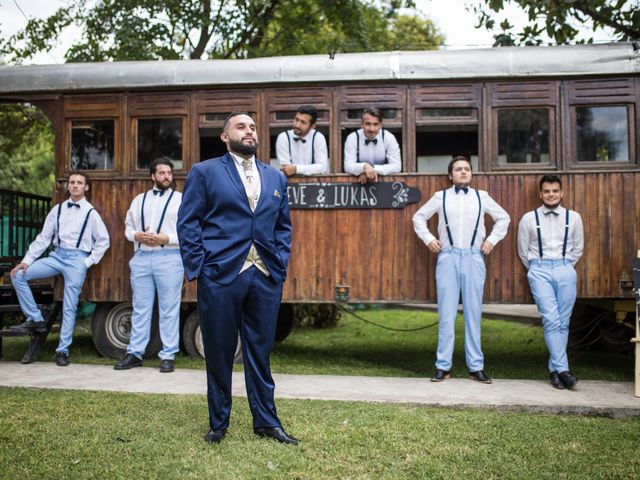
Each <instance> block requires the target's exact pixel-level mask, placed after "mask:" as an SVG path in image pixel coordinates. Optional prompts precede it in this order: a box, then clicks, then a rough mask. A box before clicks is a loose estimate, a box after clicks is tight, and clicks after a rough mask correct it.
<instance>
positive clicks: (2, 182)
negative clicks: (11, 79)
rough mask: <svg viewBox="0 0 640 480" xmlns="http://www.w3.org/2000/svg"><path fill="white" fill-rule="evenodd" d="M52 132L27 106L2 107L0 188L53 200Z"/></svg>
mask: <svg viewBox="0 0 640 480" xmlns="http://www.w3.org/2000/svg"><path fill="white" fill-rule="evenodd" d="M53 143H54V142H53V130H52V128H51V123H50V122H49V119H48V118H47V117H46V116H45V115H44V113H42V111H40V110H39V109H38V108H36V107H34V106H32V105H28V104H0V188H9V189H12V190H21V191H25V192H31V193H37V194H40V195H47V196H50V195H51V193H52V191H53V184H54V180H55V177H54V164H55V162H54V153H53Z"/></svg>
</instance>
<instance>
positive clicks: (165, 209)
mask: <svg viewBox="0 0 640 480" xmlns="http://www.w3.org/2000/svg"><path fill="white" fill-rule="evenodd" d="M147 193H149V190H147V191H146V192H144V195H143V196H142V206H141V207H140V223H141V224H142V225H141V227H142V231H143V232H144V231H145V230H146V228H147V227H146V226H145V223H144V202H145V201H146V200H147ZM174 193H175V190H171V194H170V195H169V198H167V202H166V203H165V204H164V208H163V209H162V215H160V223H158V228H157V229H156V232H157V233H160V229H161V228H162V223H163V222H164V216H165V215H166V213H167V208H169V203H171V198H172V197H173V194H174ZM140 246H141V245H140V243H139V242H138V248H140ZM160 246H161V247H162V248H164V245H160Z"/></svg>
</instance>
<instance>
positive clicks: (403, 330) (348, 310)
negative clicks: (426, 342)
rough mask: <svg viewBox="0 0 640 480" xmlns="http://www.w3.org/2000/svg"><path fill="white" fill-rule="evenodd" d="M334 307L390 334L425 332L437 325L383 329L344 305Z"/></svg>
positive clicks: (383, 327)
mask: <svg viewBox="0 0 640 480" xmlns="http://www.w3.org/2000/svg"><path fill="white" fill-rule="evenodd" d="M336 306H337V307H338V310H342V311H343V312H345V313H348V314H349V315H351V316H353V317H355V318H357V319H358V320H361V321H363V322H364V323H368V324H369V325H373V326H374V327H378V328H382V329H384V330H390V331H392V332H417V331H419V330H426V329H427V328H431V327H435V326H436V325H437V324H438V322H434V323H431V324H429V325H425V326H423V327H417V328H392V327H385V326H384V325H380V324H378V323H375V322H372V321H371V320H367V319H366V318H363V317H361V316H360V315H358V314H357V313H356V312H354V311H353V310H352V309H351V308H349V307H347V306H346V305H343V304H341V303H336Z"/></svg>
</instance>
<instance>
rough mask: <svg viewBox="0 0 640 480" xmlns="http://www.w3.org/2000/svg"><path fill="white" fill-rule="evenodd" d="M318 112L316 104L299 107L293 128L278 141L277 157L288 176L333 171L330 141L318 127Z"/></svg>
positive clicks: (285, 132) (322, 173)
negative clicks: (330, 163) (329, 156)
mask: <svg viewBox="0 0 640 480" xmlns="http://www.w3.org/2000/svg"><path fill="white" fill-rule="evenodd" d="M317 120H318V112H317V110H316V108H315V107H314V106H313V105H302V106H300V107H298V109H297V110H296V116H295V117H294V119H293V129H291V130H286V131H284V132H281V133H280V135H278V138H277V140H276V158H277V159H278V162H279V163H280V170H281V171H282V173H284V174H285V175H286V176H287V177H291V176H293V175H326V174H327V173H329V159H328V156H327V140H326V139H325V138H324V135H323V134H322V133H320V132H319V131H318V130H316V121H317Z"/></svg>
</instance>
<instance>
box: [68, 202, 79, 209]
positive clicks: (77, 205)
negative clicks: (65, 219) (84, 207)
mask: <svg viewBox="0 0 640 480" xmlns="http://www.w3.org/2000/svg"><path fill="white" fill-rule="evenodd" d="M67 207H69V208H71V207H78V208H80V204H79V203H73V202H67Z"/></svg>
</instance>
